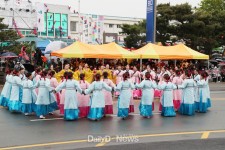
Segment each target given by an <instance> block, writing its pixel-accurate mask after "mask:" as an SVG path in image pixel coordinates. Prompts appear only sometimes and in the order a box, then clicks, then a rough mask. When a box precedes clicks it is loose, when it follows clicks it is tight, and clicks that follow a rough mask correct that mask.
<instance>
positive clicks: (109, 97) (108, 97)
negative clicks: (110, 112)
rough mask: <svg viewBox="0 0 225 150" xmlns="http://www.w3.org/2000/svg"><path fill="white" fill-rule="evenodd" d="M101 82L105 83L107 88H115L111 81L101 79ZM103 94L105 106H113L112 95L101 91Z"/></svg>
mask: <svg viewBox="0 0 225 150" xmlns="http://www.w3.org/2000/svg"><path fill="white" fill-rule="evenodd" d="M102 81H103V82H105V83H106V84H107V85H108V86H110V87H114V88H115V84H114V83H113V82H112V80H110V79H103V80H102ZM103 92H104V95H105V105H113V99H112V93H111V92H109V91H106V90H103Z"/></svg>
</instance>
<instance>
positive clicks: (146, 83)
mask: <svg viewBox="0 0 225 150" xmlns="http://www.w3.org/2000/svg"><path fill="white" fill-rule="evenodd" d="M136 88H139V89H142V97H141V102H140V105H139V111H140V115H141V116H143V117H146V118H150V117H151V116H152V110H153V101H154V89H156V88H157V85H156V83H155V81H152V80H151V75H150V73H149V72H146V73H145V80H143V81H142V82H141V83H140V84H137V85H136Z"/></svg>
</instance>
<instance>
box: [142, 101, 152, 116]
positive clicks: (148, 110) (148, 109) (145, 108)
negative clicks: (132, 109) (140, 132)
mask: <svg viewBox="0 0 225 150" xmlns="http://www.w3.org/2000/svg"><path fill="white" fill-rule="evenodd" d="M139 111H140V115H141V116H143V117H151V116H152V105H143V104H141V103H140V105H139Z"/></svg>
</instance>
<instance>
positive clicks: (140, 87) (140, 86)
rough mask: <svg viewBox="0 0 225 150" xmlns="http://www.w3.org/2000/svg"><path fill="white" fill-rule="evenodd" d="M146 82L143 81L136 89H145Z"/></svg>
mask: <svg viewBox="0 0 225 150" xmlns="http://www.w3.org/2000/svg"><path fill="white" fill-rule="evenodd" d="M144 84H145V80H143V81H142V82H141V83H140V84H136V85H135V87H136V88H138V89H142V88H143V87H144Z"/></svg>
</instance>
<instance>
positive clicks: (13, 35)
mask: <svg viewBox="0 0 225 150" xmlns="http://www.w3.org/2000/svg"><path fill="white" fill-rule="evenodd" d="M3 19H4V18H0V50H1V51H3V50H6V51H11V52H14V53H16V54H19V53H20V49H21V47H22V46H23V45H21V44H20V43H17V42H15V40H17V39H19V38H20V37H19V36H18V34H17V32H16V31H15V30H11V29H8V26H7V25H5V24H3ZM3 43H7V46H3ZM26 46H27V47H28V50H29V49H30V48H29V47H30V45H29V44H26Z"/></svg>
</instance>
